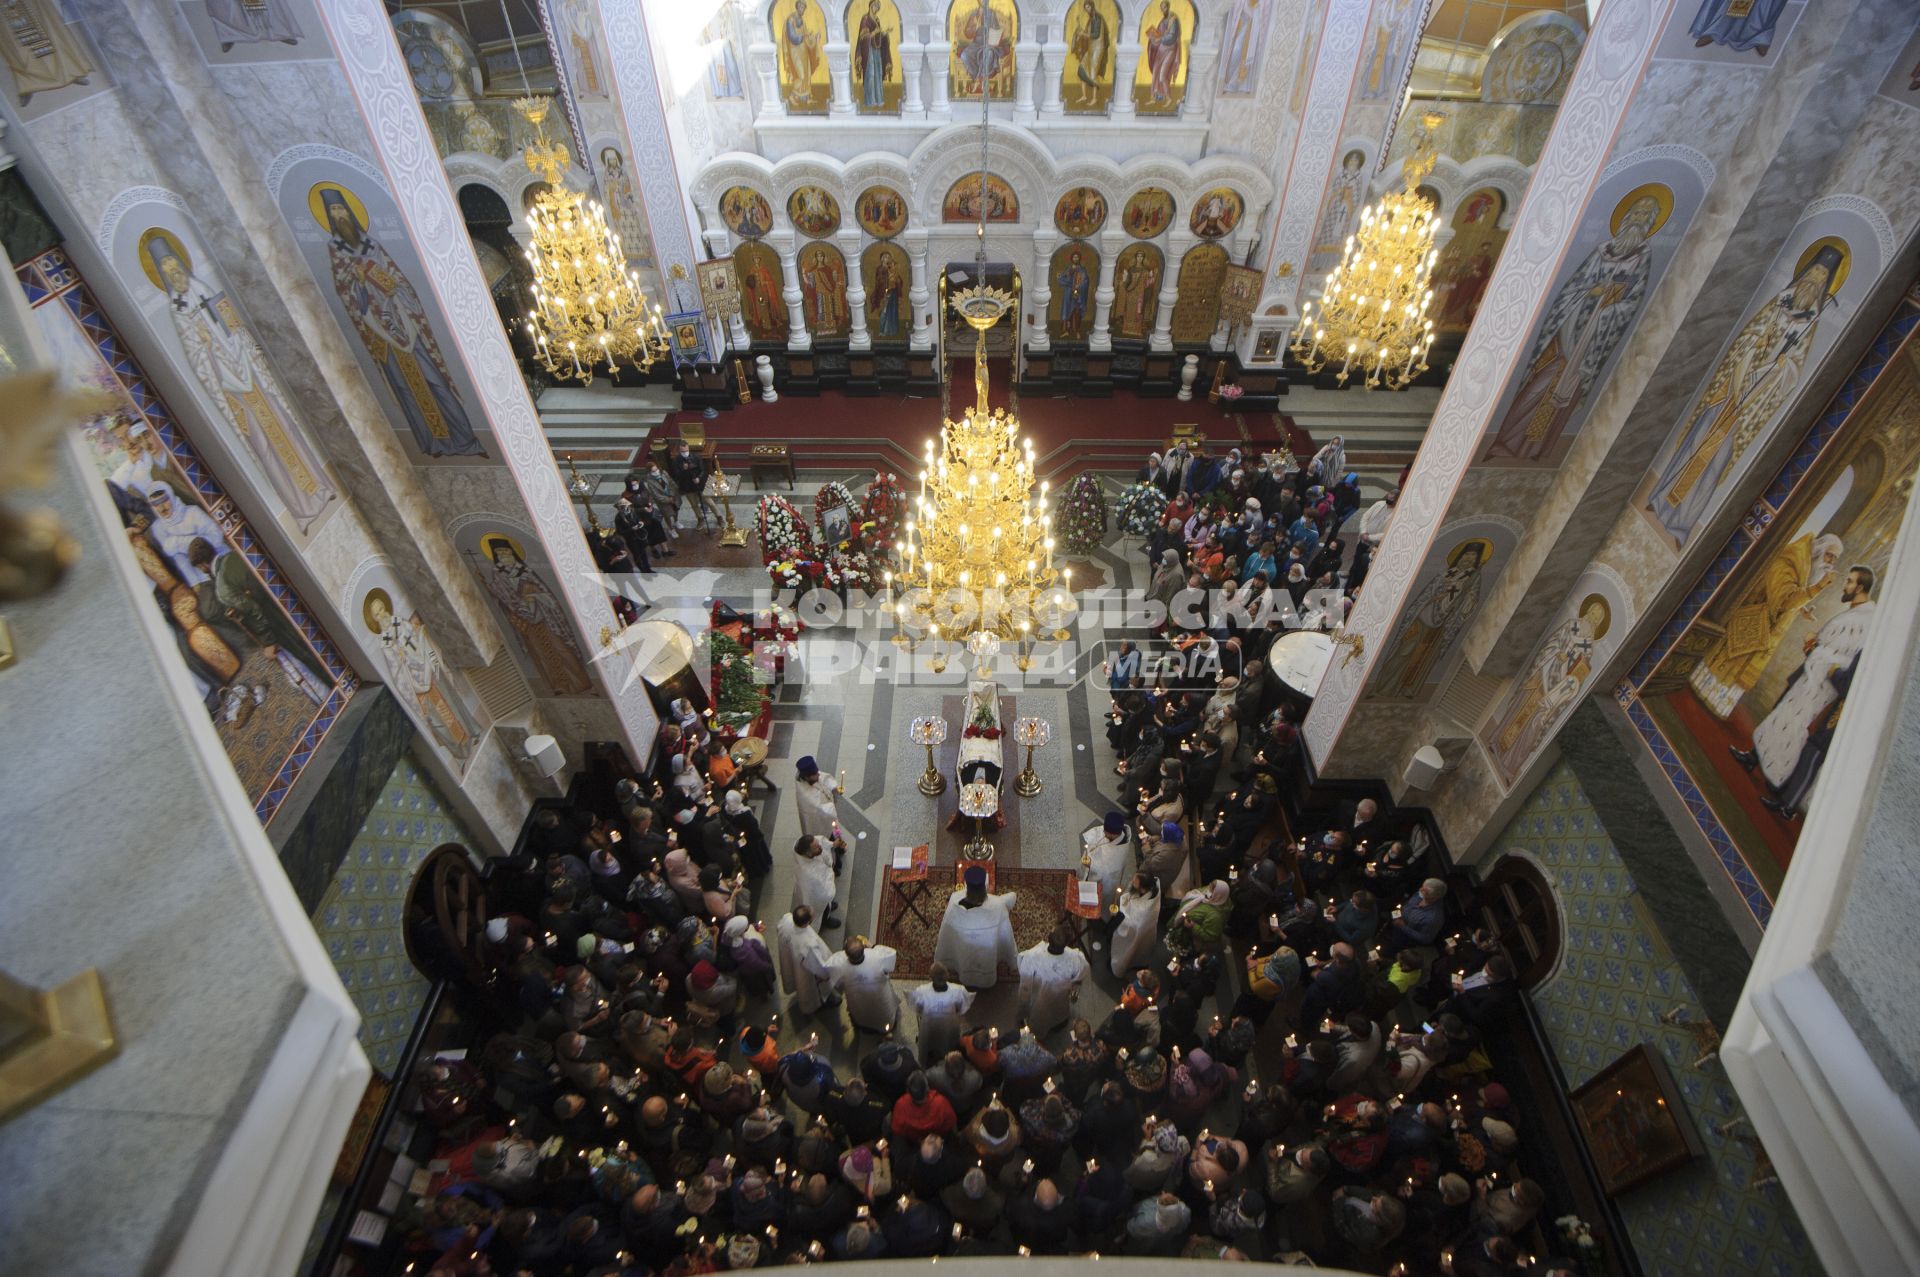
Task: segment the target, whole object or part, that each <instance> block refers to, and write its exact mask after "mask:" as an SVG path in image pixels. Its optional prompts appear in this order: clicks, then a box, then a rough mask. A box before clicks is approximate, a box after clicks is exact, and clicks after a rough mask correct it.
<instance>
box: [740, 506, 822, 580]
mask: <svg viewBox="0 0 1920 1277" xmlns="http://www.w3.org/2000/svg"><path fill="white" fill-rule="evenodd" d="M755 522H756V525H757V527H758V529H759V533H760V559H761V562H763V563H766V564H769V565H770V564H772V563H774V562H775V561H776V560H781V559H817V558H819V557H820V555H819V553H818V552H817V551H816V550H815V549H814V546H813V531H812V529H811V528H809V527H808V525H807V522H806V520H804V519H802V518H801V517H800V512H799V511H798V510H796V509H794V508H793V503H792V502H791V501H789V500H787V499H786V498H785V497H783V496H781V495H779V494H778V493H773V492H769V493H768V494H767V495H766V496H764V497H761V498H760V508H759V511H758V513H757V514H756V515H755Z"/></svg>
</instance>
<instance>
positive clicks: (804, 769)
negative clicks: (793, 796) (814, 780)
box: [793, 754, 820, 777]
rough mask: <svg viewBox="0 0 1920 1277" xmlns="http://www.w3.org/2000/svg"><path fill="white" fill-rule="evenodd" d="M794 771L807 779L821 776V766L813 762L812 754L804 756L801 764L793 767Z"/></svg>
mask: <svg viewBox="0 0 1920 1277" xmlns="http://www.w3.org/2000/svg"><path fill="white" fill-rule="evenodd" d="M793 769H794V770H795V771H797V772H799V773H800V774H801V775H802V776H807V777H813V776H818V775H819V774H820V764H819V763H817V762H815V761H814V760H813V755H812V754H807V755H804V756H803V757H802V758H801V759H800V761H799V762H797V763H795V764H794V765H793Z"/></svg>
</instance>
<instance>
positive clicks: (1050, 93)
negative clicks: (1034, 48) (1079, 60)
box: [1040, 40, 1067, 116]
mask: <svg viewBox="0 0 1920 1277" xmlns="http://www.w3.org/2000/svg"><path fill="white" fill-rule="evenodd" d="M1066 69H1067V45H1066V41H1064V40H1049V41H1047V42H1046V43H1045V44H1043V45H1041V46H1040V114H1042V115H1048V116H1057V115H1061V114H1063V113H1064V112H1065V109H1066V108H1065V106H1064V104H1063V103H1062V102H1061V100H1060V76H1061V75H1062V73H1064V72H1065V71H1066Z"/></svg>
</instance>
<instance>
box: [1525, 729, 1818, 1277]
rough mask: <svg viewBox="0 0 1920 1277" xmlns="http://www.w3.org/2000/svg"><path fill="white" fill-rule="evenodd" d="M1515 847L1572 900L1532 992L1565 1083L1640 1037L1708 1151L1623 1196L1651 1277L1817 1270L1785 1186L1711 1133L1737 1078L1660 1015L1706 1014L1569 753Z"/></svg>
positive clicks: (1783, 1276)
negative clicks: (1756, 1184)
mask: <svg viewBox="0 0 1920 1277" xmlns="http://www.w3.org/2000/svg"><path fill="white" fill-rule="evenodd" d="M1510 852H1513V853H1525V854H1528V855H1531V856H1533V857H1534V858H1535V859H1536V860H1538V861H1539V862H1540V864H1542V865H1543V866H1544V867H1545V869H1546V874H1547V877H1548V879H1549V880H1550V881H1551V882H1552V883H1553V884H1554V886H1555V888H1556V890H1557V891H1558V893H1559V897H1560V905H1561V907H1562V909H1563V910H1565V915H1566V916H1565V918H1564V922H1565V925H1566V951H1565V953H1564V955H1563V956H1562V960H1561V969H1560V972H1559V974H1558V975H1556V976H1554V977H1552V978H1551V979H1549V980H1548V982H1547V983H1546V984H1545V985H1543V986H1542V987H1541V989H1540V990H1539V991H1538V992H1536V993H1535V994H1534V1003H1535V1005H1536V1006H1537V1007H1538V1008H1539V1011H1540V1018H1541V1020H1542V1021H1543V1022H1544V1023H1545V1025H1546V1030H1547V1036H1548V1038H1549V1039H1550V1040H1551V1041H1552V1044H1553V1048H1554V1051H1555V1053H1556V1054H1557V1055H1558V1056H1559V1059H1560V1067H1561V1068H1562V1069H1563V1070H1564V1071H1565V1073H1566V1075H1567V1082H1568V1085H1570V1086H1576V1087H1577V1086H1579V1085H1580V1084H1581V1083H1582V1082H1584V1081H1586V1080H1587V1079H1588V1078H1589V1077H1591V1076H1592V1075H1593V1074H1594V1073H1596V1072H1598V1071H1599V1069H1600V1067H1601V1066H1602V1065H1604V1064H1606V1063H1607V1062H1609V1061H1610V1060H1613V1059H1615V1058H1616V1057H1618V1056H1619V1055H1620V1054H1621V1053H1622V1052H1624V1051H1625V1050H1627V1049H1628V1048H1629V1047H1631V1046H1633V1045H1634V1044H1635V1043H1637V1042H1642V1041H1644V1042H1647V1043H1649V1044H1650V1045H1651V1046H1652V1047H1653V1048H1654V1049H1655V1050H1656V1051H1658V1052H1660V1054H1661V1055H1662V1056H1664V1057H1665V1059H1666V1061H1667V1064H1668V1066H1669V1067H1670V1068H1671V1069H1672V1070H1673V1076H1674V1080H1675V1081H1676V1082H1677V1083H1678V1084H1679V1087H1680V1090H1681V1093H1682V1094H1683V1095H1684V1096H1685V1097H1686V1101H1687V1107H1688V1109H1689V1110H1690V1111H1691V1115H1692V1118H1693V1123H1694V1127H1695V1129H1696V1130H1698V1131H1699V1133H1700V1138H1701V1139H1702V1140H1703V1141H1704V1142H1705V1144H1706V1146H1707V1157H1706V1158H1705V1159H1703V1160H1701V1161H1697V1162H1695V1163H1693V1164H1692V1165H1690V1166H1687V1167H1685V1168H1683V1169H1681V1170H1678V1171H1675V1172H1674V1173H1673V1174H1671V1175H1667V1176H1664V1177H1662V1178H1660V1179H1656V1180H1654V1181H1652V1182H1651V1183H1649V1184H1646V1185H1643V1186H1642V1187H1640V1188H1638V1189H1636V1190H1634V1191H1633V1192H1630V1193H1628V1194H1627V1195H1626V1196H1625V1197H1623V1198H1622V1199H1621V1201H1620V1208H1621V1213H1622V1215H1624V1216H1625V1219H1626V1223H1627V1230H1628V1232H1629V1233H1630V1234H1631V1236H1632V1239H1633V1246H1634V1250H1635V1251H1636V1252H1637V1253H1638V1254H1639V1256H1640V1262H1641V1265H1642V1267H1644V1268H1645V1269H1646V1271H1647V1273H1648V1274H1649V1277H1682V1275H1683V1274H1684V1275H1686V1277H1694V1275H1696V1274H1698V1275H1700V1277H1709V1275H1711V1277H1721V1275H1722V1274H1728V1273H1738V1274H1742V1277H1800V1275H1801V1274H1819V1273H1820V1272H1821V1271H1822V1270H1821V1267H1820V1263H1819V1260H1818V1259H1816V1258H1815V1256H1814V1253H1813V1248H1812V1246H1811V1245H1809V1244H1808V1242H1807V1239H1806V1236H1805V1234H1804V1233H1802V1232H1801V1231H1800V1225H1799V1222H1798V1221H1797V1220H1796V1219H1795V1218H1794V1215H1793V1208H1792V1207H1791V1206H1789V1205H1788V1203H1787V1199H1786V1195H1785V1194H1784V1193H1783V1192H1782V1191H1781V1190H1780V1189H1779V1188H1778V1187H1777V1186H1775V1187H1768V1188H1764V1189H1759V1190H1755V1189H1752V1188H1750V1187H1749V1184H1750V1182H1751V1180H1752V1178H1753V1166H1754V1155H1753V1152H1752V1150H1751V1149H1750V1148H1749V1147H1748V1146H1747V1145H1745V1144H1743V1143H1741V1142H1740V1141H1739V1140H1738V1139H1737V1138H1730V1137H1722V1136H1721V1135H1720V1134H1718V1133H1717V1132H1716V1131H1715V1130H1714V1125H1715V1124H1716V1123H1719V1122H1724V1121H1726V1120H1727V1119H1728V1118H1731V1117H1733V1116H1734V1115H1735V1114H1738V1113H1739V1112H1741V1109H1740V1104H1739V1100H1738V1099H1737V1098H1736V1097H1735V1095H1734V1091H1733V1086H1732V1084H1731V1083H1730V1082H1729V1081H1728V1080H1727V1075H1726V1073H1725V1072H1723V1071H1722V1070H1721V1068H1720V1064H1719V1061H1718V1060H1711V1061H1708V1063H1707V1065H1706V1066H1705V1067H1704V1068H1702V1069H1695V1068H1694V1067H1693V1061H1694V1060H1695V1059H1696V1058H1698V1056H1699V1054H1700V1052H1699V1050H1698V1048H1697V1047H1696V1046H1695V1045H1694V1039H1693V1034H1692V1033H1691V1032H1690V1031H1689V1030H1687V1029H1686V1028H1685V1027H1684V1026H1683V1025H1668V1024H1663V1023H1662V1022H1661V1019H1660V1017H1661V1015H1662V1014H1664V1013H1666V1012H1667V1011H1669V1010H1670V1009H1672V1008H1673V1007H1674V1006H1675V1005H1681V1006H1684V1007H1685V1008H1686V1011H1685V1013H1684V1015H1685V1017H1686V1018H1688V1019H1692V1020H1694V1021H1704V1020H1705V1018H1706V1013H1705V1012H1704V1011H1703V1010H1702V1009H1701V1007H1700V1004H1699V1002H1698V1000H1697V999H1696V998H1695V997H1694V994H1693V990H1692V989H1691V988H1690V987H1688V984H1687V981H1686V978H1685V976H1684V975H1682V973H1681V971H1680V968H1679V966H1678V965H1676V964H1675V962H1674V960H1673V957H1672V955H1671V954H1670V953H1668V951H1667V946H1666V943H1665V941H1664V940H1663V939H1662V938H1661V935H1660V933H1659V931H1657V930H1656V929H1655V928H1654V926H1653V925H1652V922H1651V919H1650V918H1649V917H1648V915H1647V913H1646V911H1645V910H1644V909H1643V908H1642V907H1641V905H1640V902H1639V899H1638V897H1637V896H1636V894H1635V892H1636V888H1635V886H1634V882H1633V878H1632V877H1631V876H1630V875H1629V874H1628V873H1627V870H1626V868H1625V866H1623V865H1622V864H1621V863H1620V855H1619V853H1618V852H1617V851H1616V850H1615V849H1614V846H1613V842H1612V840H1611V839H1609V838H1608V836H1607V831H1606V830H1605V829H1604V828H1602V827H1601V824H1600V819H1599V817H1598V815H1596V814H1595V812H1594V810H1593V807H1592V806H1591V805H1590V804H1589V803H1588V801H1587V796H1586V794H1585V793H1583V792H1582V791H1581V789H1580V785H1579V782H1578V781H1577V780H1575V778H1574V775H1573V772H1572V771H1571V770H1570V769H1569V768H1568V767H1567V765H1566V764H1565V763H1561V764H1560V765H1559V766H1557V767H1555V768H1554V770H1553V771H1552V772H1551V773H1549V774H1548V776H1547V778H1546V779H1545V780H1544V781H1542V782H1541V784H1540V787H1539V788H1538V789H1537V790H1535V791H1534V794H1533V797H1532V799H1531V800H1529V802H1528V804H1527V806H1526V807H1524V808H1522V809H1521V812H1520V814H1519V815H1518V816H1516V817H1515V818H1514V820H1513V822H1512V823H1511V824H1509V825H1508V826H1507V829H1506V831H1505V833H1503V834H1502V835H1501V838H1500V841H1499V843H1498V844H1497V845H1496V846H1495V848H1494V853H1493V855H1494V858H1495V859H1497V858H1498V857H1499V856H1501V855H1504V854H1507V853H1510ZM1722 1027H1724V1026H1722ZM1745 1129H1746V1128H1742V1130H1743V1131H1744V1130H1745Z"/></svg>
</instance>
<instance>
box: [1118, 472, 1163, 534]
mask: <svg viewBox="0 0 1920 1277" xmlns="http://www.w3.org/2000/svg"><path fill="white" fill-rule="evenodd" d="M1166 512H1167V494H1166V493H1164V492H1162V491H1160V489H1159V488H1157V487H1155V486H1154V485H1153V484H1151V483H1136V484H1134V485H1133V486H1132V487H1130V488H1128V489H1127V490H1126V491H1125V492H1122V493H1121V494H1120V504H1119V505H1118V506H1117V507H1116V508H1115V510H1114V519H1115V521H1116V522H1118V523H1119V525H1120V530H1121V531H1122V532H1124V533H1126V534H1127V535H1128V536H1130V537H1144V536H1150V535H1152V533H1153V530H1154V529H1155V528H1157V527H1159V526H1160V519H1161V516H1163V515H1164V514H1166Z"/></svg>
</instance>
